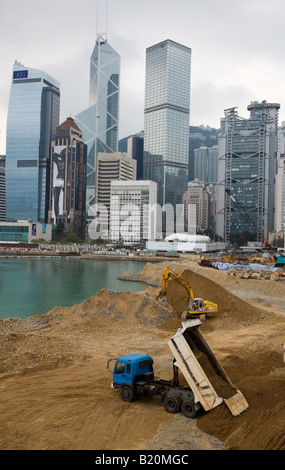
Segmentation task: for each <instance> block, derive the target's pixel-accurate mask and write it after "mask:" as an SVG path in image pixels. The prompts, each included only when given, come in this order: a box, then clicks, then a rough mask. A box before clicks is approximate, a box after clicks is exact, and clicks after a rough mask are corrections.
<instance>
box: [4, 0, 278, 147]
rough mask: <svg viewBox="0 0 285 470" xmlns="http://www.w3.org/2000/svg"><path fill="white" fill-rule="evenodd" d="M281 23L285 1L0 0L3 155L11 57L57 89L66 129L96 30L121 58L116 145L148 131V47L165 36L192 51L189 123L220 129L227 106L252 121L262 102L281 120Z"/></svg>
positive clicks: (78, 102)
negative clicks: (254, 104)
mask: <svg viewBox="0 0 285 470" xmlns="http://www.w3.org/2000/svg"><path fill="white" fill-rule="evenodd" d="M97 11H98V15H97ZM106 12H108V15H106ZM106 17H107V21H106ZM284 18H285V1H284V0H239V1H234V0H175V1H174V0H108V1H105V0H80V1H78V0H45V1H44V2H43V1H40V0H24V1H23V0H9V1H7V0H0V45H1V54H0V60H1V68H0V154H3V153H5V151H6V149H5V140H6V139H5V136H6V119H7V110H8V104H9V93H10V86H11V77H12V68H13V64H14V62H15V60H18V61H19V62H21V63H22V64H24V65H25V66H27V67H31V68H35V69H41V70H44V71H45V72H47V73H48V74H49V75H51V76H52V77H54V78H55V79H57V80H58V81H59V82H60V88H61V116H60V121H61V122H62V121H63V120H65V118H66V117H68V116H70V115H71V116H75V115H76V114H77V113H79V112H81V111H83V110H84V109H86V108H87V107H88V97H89V96H88V93H89V60H90V56H91V53H92V51H93V48H94V45H95V40H96V33H97V32H98V33H105V32H107V38H108V42H109V44H110V45H111V46H112V47H113V48H114V49H115V50H116V51H117V52H118V54H119V55H120V56H121V93H120V127H119V138H122V137H126V136H128V135H130V134H134V133H136V132H139V131H140V130H142V129H143V119H144V112H143V111H144V110H143V108H144V83H145V50H146V48H147V47H149V46H152V45H153V44H156V43H158V42H160V41H163V40H165V39H172V40H173V41H176V42H179V43H181V44H183V45H185V46H188V47H190V48H191V49H192V67H191V68H192V70H191V104H190V109H191V111H190V124H191V125H200V124H204V125H209V126H212V127H215V128H219V125H220V118H221V117H223V115H224V109H226V108H229V107H234V106H237V107H238V112H239V114H240V115H241V116H242V117H245V118H247V117H248V116H249V113H248V111H247V105H248V104H249V103H250V102H251V101H262V100H267V101H268V102H277V103H280V105H281V108H280V113H279V116H280V120H279V122H280V123H281V121H283V120H285V47H284V45H285V41H284ZM106 25H107V26H106Z"/></svg>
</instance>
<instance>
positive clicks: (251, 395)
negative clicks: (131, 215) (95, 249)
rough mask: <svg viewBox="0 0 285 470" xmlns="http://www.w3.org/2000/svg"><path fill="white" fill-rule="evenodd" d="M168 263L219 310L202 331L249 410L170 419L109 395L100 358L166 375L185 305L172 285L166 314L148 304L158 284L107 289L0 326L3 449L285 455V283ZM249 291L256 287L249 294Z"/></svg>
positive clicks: (158, 266)
mask: <svg viewBox="0 0 285 470" xmlns="http://www.w3.org/2000/svg"><path fill="white" fill-rule="evenodd" d="M94 262H96V261H94ZM167 264H169V263H167V262H162V263H153V264H151V263H147V264H146V266H145V267H144V268H143V269H142V271H141V272H140V273H139V278H140V279H141V280H142V279H148V283H149V284H153V285H159V284H160V280H161V276H162V272H163V269H164V267H165V266H166V265H167ZM170 264H171V267H172V269H173V270H174V271H176V272H178V273H179V274H182V275H183V276H184V277H185V278H186V279H187V280H189V281H190V282H191V284H192V287H193V289H194V294H195V296H201V297H203V298H204V299H206V300H212V301H214V302H216V303H217V304H218V306H219V312H218V313H217V314H213V315H212V316H211V317H209V318H208V319H207V320H206V321H205V322H203V323H202V326H201V331H202V332H203V334H204V336H205V338H206V340H207V342H208V343H209V345H210V346H211V349H212V350H213V351H214V352H215V354H216V355H217V357H218V359H219V361H220V362H221V364H222V366H223V367H224V369H225V370H226V372H227V374H228V376H229V377H230V379H231V381H232V383H233V384H234V385H235V386H236V387H237V388H239V389H240V390H241V392H242V393H243V395H244V396H245V398H246V400H247V402H248V403H249V408H248V410H247V411H245V412H244V413H242V414H241V415H240V416H238V417H233V416H232V415H231V413H230V412H229V410H228V408H227V407H226V406H225V405H223V404H222V405H220V406H218V407H217V408H215V409H214V410H212V411H210V412H207V413H204V414H203V413H202V414H201V415H200V416H199V417H198V418H197V419H195V420H189V419H187V418H185V417H184V416H183V415H182V414H178V415H171V414H169V413H167V412H166V411H165V410H164V407H163V405H162V404H161V403H160V401H159V399H156V398H155V399H154V400H149V399H147V398H146V399H141V400H138V401H135V402H133V403H126V402H123V401H122V400H121V399H120V397H119V395H118V393H117V392H116V391H114V390H112V389H111V388H110V383H111V380H112V376H111V374H110V371H109V370H107V369H106V364H107V360H108V359H109V358H116V357H119V356H120V355H123V354H126V353H130V352H147V353H149V354H150V355H151V356H152V357H153V359H154V367H155V373H156V375H159V376H160V377H161V378H166V379H168V378H171V375H172V358H171V353H170V350H169V348H168V345H167V341H168V339H169V338H170V337H171V336H172V335H173V334H174V333H175V332H176V330H177V328H179V327H180V326H181V320H180V314H181V312H182V311H184V310H185V306H187V296H186V291H185V289H184V288H183V287H181V286H179V285H178V284H177V283H175V282H174V281H170V283H169V290H168V292H167V301H168V306H163V305H162V304H161V303H160V302H157V301H155V296H156V295H157V293H158V291H159V287H156V288H154V287H148V288H146V290H145V291H141V292H138V293H128V292H122V293H116V292H111V291H108V290H106V289H102V290H101V291H100V292H99V293H98V294H97V295H95V296H93V297H91V298H90V299H87V300H86V301H85V302H83V303H81V304H78V305H75V306H73V307H70V308H54V309H53V310H52V311H51V312H49V313H47V314H46V315H39V316H33V317H30V318H28V319H25V320H20V319H15V318H10V319H7V320H1V321H0V339H1V343H0V344H1V349H0V356H1V365H0V388H1V404H0V416H1V418H0V448H1V449H3V450H4V449H95V450H99V449H100V450H106V449H177V450H178V449H220V448H226V449H257V450H258V449H280V450H281V449H282V450H283V449H284V448H285V439H284V437H283V436H284V418H285V397H284V379H285V367H284V360H283V356H284V347H283V345H284V310H282V308H281V304H282V300H283V299H284V294H285V284H282V283H278V282H275V281H270V280H265V281H254V280H247V281H245V280H244V283H242V282H241V283H240V284H236V283H235V280H234V279H232V278H230V277H229V276H227V275H226V273H224V272H218V271H216V270H214V269H212V268H202V267H200V266H198V265H197V264H195V263H193V262H191V261H181V262H178V261H175V262H173V263H170ZM126 277H127V276H126ZM254 282H257V283H258V286H260V284H263V288H260V287H258V288H254V292H252V289H253V287H254ZM252 283H253V284H252ZM126 289H127V286H126ZM258 289H259V290H258ZM270 292H272V300H271V305H270V306H268V302H269V301H270ZM252 296H254V297H253V298H252ZM257 299H259V300H260V301H258V300H257ZM272 305H276V306H277V307H276V308H273V307H272ZM205 367H206V365H205ZM217 387H218V385H217ZM122 429H123V430H124V432H122ZM166 436H167V437H166Z"/></svg>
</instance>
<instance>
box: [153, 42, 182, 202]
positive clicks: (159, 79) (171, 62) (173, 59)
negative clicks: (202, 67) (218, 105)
mask: <svg viewBox="0 0 285 470" xmlns="http://www.w3.org/2000/svg"><path fill="white" fill-rule="evenodd" d="M190 76H191V49H189V48H188V47H185V46H183V45H181V44H178V43H176V42H173V41H171V40H166V41H163V42H161V43H159V44H156V45H154V46H152V47H149V48H148V49H147V50H146V82H145V110H144V116H145V119H144V179H146V180H152V181H155V182H157V198H158V201H157V202H158V203H159V204H160V205H161V206H163V205H164V204H172V205H174V206H175V205H176V204H182V198H183V193H184V191H186V189H187V181H188V154H189V115H190Z"/></svg>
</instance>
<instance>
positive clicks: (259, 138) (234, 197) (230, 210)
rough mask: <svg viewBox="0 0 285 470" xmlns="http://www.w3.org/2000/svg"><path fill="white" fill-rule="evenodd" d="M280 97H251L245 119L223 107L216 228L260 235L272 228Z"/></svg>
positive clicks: (228, 233) (229, 232)
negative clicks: (254, 99)
mask: <svg viewBox="0 0 285 470" xmlns="http://www.w3.org/2000/svg"><path fill="white" fill-rule="evenodd" d="M279 108H280V105H279V104H278V103H267V102H266V101H263V102H262V103H258V102H252V103H251V104H250V105H249V106H248V108H247V109H248V110H249V111H250V117H249V119H244V118H242V117H240V116H238V114H237V111H236V108H230V109H228V110H225V117H224V118H223V119H221V133H220V135H219V162H218V187H217V234H218V235H220V236H222V237H223V238H224V240H225V241H226V242H229V241H230V238H231V235H236V234H239V233H244V232H248V233H250V234H251V237H252V238H254V239H255V240H257V241H259V240H261V239H262V238H265V239H267V237H268V233H269V232H271V231H272V230H273V229H274V205H275V204H274V196H275V188H274V178H275V175H276V170H277V143H278V110H279Z"/></svg>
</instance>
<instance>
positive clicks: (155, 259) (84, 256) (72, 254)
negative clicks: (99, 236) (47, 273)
mask: <svg viewBox="0 0 285 470" xmlns="http://www.w3.org/2000/svg"><path fill="white" fill-rule="evenodd" d="M1 258H57V259H66V258H72V259H76V258H78V259H88V260H98V259H105V260H108V261H111V260H116V261H140V262H161V261H164V260H166V261H179V260H180V258H174V257H171V256H147V255H138V256H135V255H134V256H129V255H120V254H114V255H110V254H101V253H100V254H95V253H90V254H87V253H84V254H80V253H78V252H64V251H61V252H58V253H55V252H52V253H46V252H35V253H27V252H15V253H13V254H12V253H3V252H2V253H1V252H0V259H1Z"/></svg>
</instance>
